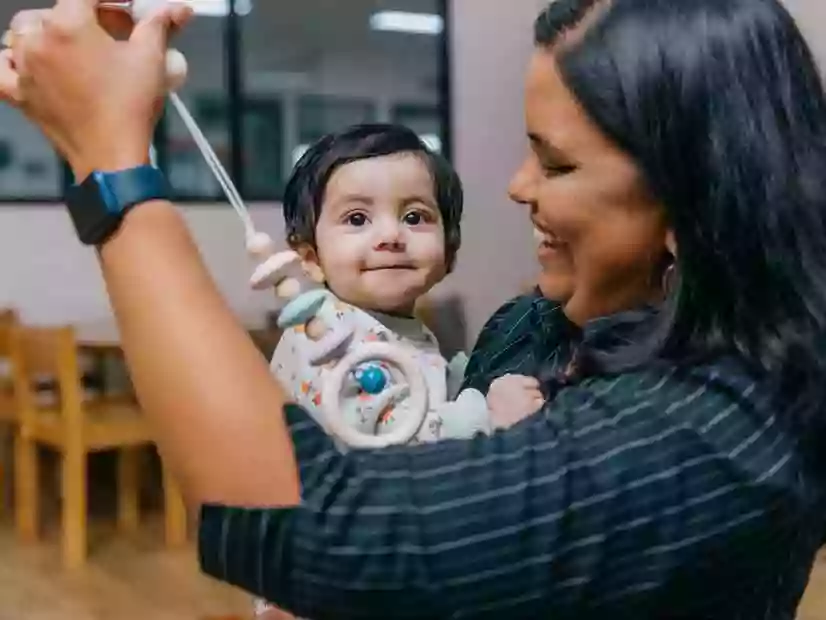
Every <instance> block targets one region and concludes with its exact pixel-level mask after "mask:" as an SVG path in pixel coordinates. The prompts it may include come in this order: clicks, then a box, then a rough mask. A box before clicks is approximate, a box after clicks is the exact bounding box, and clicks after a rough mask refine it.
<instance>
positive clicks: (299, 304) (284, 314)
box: [278, 289, 329, 329]
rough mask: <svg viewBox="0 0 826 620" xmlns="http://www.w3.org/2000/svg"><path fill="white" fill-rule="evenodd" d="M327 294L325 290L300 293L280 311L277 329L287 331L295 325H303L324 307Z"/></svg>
mask: <svg viewBox="0 0 826 620" xmlns="http://www.w3.org/2000/svg"><path fill="white" fill-rule="evenodd" d="M328 295H329V293H328V292H327V291H326V290H325V289H315V290H312V291H307V292H306V293H302V294H301V295H299V296H298V297H296V298H295V299H293V300H292V301H290V303H288V304H287V305H286V306H284V309H283V310H281V313H280V314H279V315H278V327H280V328H281V329H287V328H288V327H295V326H296V325H303V324H304V323H306V322H307V321H309V320H310V319H311V318H313V317H314V316H315V314H316V312H318V310H319V308H321V306H322V305H324V302H325V301H326V300H327V296H328Z"/></svg>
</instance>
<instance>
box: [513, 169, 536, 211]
mask: <svg viewBox="0 0 826 620" xmlns="http://www.w3.org/2000/svg"><path fill="white" fill-rule="evenodd" d="M508 196H509V197H510V199H511V200H513V201H514V202H516V203H518V204H522V205H531V204H534V203H535V202H536V175H535V173H534V170H533V166H532V164H531V162H530V161H529V160H528V159H526V160H525V161H524V162H522V165H521V166H519V168H518V169H517V170H516V172H514V174H513V176H512V177H511V181H510V184H509V185H508Z"/></svg>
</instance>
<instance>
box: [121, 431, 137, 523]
mask: <svg viewBox="0 0 826 620" xmlns="http://www.w3.org/2000/svg"><path fill="white" fill-rule="evenodd" d="M140 450H141V449H140V448H135V447H128V448H122V449H121V450H120V451H119V453H118V529H119V530H120V532H121V533H122V534H128V535H131V534H134V533H135V532H136V531H137V530H138V521H139V516H140V505H139V504H140V486H139V482H140V480H139V476H138V471H139V469H140V467H139V465H140V458H141V451H140Z"/></svg>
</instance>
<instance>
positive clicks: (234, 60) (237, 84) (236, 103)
mask: <svg viewBox="0 0 826 620" xmlns="http://www.w3.org/2000/svg"><path fill="white" fill-rule="evenodd" d="M237 1H238V0H229V4H230V10H229V14H228V15H227V16H226V17H224V18H222V19H223V20H224V36H223V46H224V59H225V63H226V69H225V72H224V73H225V80H224V82H225V84H224V87H225V92H226V94H227V116H228V118H227V125H228V132H229V148H230V165H229V169H228V171H227V172H229V174H230V176H231V177H232V179H233V181H234V182H235V184H236V185H237V187H238V190H239V192H240V193H241V196H242V197H243V198H244V200H245V201H248V203H249V204H259V203H273V202H275V203H280V201H281V196H275V195H273V196H272V197H270V198H261V197H250V196H249V192H248V191H247V188H246V183H245V171H244V165H243V153H244V128H243V125H244V99H245V92H246V91H245V88H244V69H245V65H244V54H243V43H244V39H243V32H242V28H243V19H244V18H243V16H240V15H238V13H237V12H236V2H237ZM436 5H437V7H438V11H439V13H440V14H441V16H442V18H443V20H444V29H443V31H442V34H441V35H439V37H438V38H439V54H438V59H439V69H438V70H439V79H438V82H439V87H438V104H437V109H438V113H439V120H440V127H441V134H442V135H441V139H442V154H443V155H444V156H445V157H446V158H447V159H448V160H451V161H452V159H453V131H452V128H453V123H452V92H451V85H452V67H451V63H450V49H451V36H452V27H451V0H436ZM397 105H404V102H397ZM167 135H168V132H167V118H166V116H164V117H162V118H161V119H160V121H159V122H158V127H157V130H156V133H155V149H156V156H157V162H158V165H159V166H160V167H161V168H162V169H164V170H166V169H167V165H166V162H167V161H168V157H167V155H168V153H167V151H168V149H167ZM55 157H57V158H58V161H59V162H60V164H61V169H62V175H61V176H62V178H61V179H60V181H59V184H58V187H56V188H55V192H54V195H50V196H34V195H32V196H14V195H7V194H3V193H2V192H0V207H3V206H6V207H8V206H15V205H45V206H49V205H62V204H63V196H64V195H65V192H66V189H67V188H68V187H69V186H70V185H71V183H72V182H73V181H74V179H73V175H72V172H71V170H70V169H69V167H68V165H67V164H66V162H65V161H64V160H62V159H61V158H60V156H59V155H58V154H56V153H55ZM175 202H176V203H177V204H184V205H196V206H217V207H223V204H224V202H225V199H224V197H223V196H222V195H216V196H197V195H189V196H182V197H175Z"/></svg>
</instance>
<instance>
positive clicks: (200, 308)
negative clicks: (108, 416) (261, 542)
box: [100, 202, 299, 506]
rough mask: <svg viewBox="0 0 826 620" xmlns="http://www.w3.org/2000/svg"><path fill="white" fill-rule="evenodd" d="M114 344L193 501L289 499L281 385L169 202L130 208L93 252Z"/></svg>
mask: <svg viewBox="0 0 826 620" xmlns="http://www.w3.org/2000/svg"><path fill="white" fill-rule="evenodd" d="M100 263H101V266H102V270H103V276H104V278H105V280H106V286H107V289H108V292H109V298H110V300H111V303H112V307H113V309H114V312H115V315H116V317H117V321H118V325H119V326H120V331H121V338H122V343H123V349H124V352H125V355H126V359H127V362H128V365H129V371H130V376H131V378H132V380H133V382H134V385H135V389H136V392H137V393H138V395H139V398H140V401H141V404H142V406H143V409H144V411H145V413H146V415H147V417H149V419H150V420H151V422H152V425H153V428H154V430H155V432H156V436H157V440H158V444H159V447H160V450H161V452H162V453H163V456H164V458H165V459H166V461H167V462H169V463H170V464H171V465H172V466H173V467H174V471H175V472H176V474H177V475H178V477H179V479H180V481H181V484H182V486H183V489H184V493H185V494H186V496H187V498H188V499H189V500H191V501H192V502H195V503H202V502H205V501H206V502H209V501H211V502H226V503H231V504H235V505H244V506H264V505H268V506H290V505H295V504H297V503H298V497H299V496H298V482H297V480H298V477H297V473H296V467H295V460H294V455H293V450H292V443H291V441H290V438H289V435H288V431H287V429H286V426H285V423H284V417H283V413H282V409H283V406H284V403H285V401H286V396H285V393H284V391H283V390H282V389H281V387H280V386H279V384H278V383H277V382H276V381H275V380H274V379H273V377H272V376H271V375H270V373H269V369H268V367H267V363H266V360H265V359H264V358H263V357H262V356H261V354H260V352H259V351H258V350H257V349H256V347H255V346H254V344H253V342H252V340H251V339H250V337H249V335H248V334H247V333H246V331H245V330H244V329H243V328H242V326H241V325H240V324H239V322H238V320H237V319H236V317H235V316H234V315H233V314H232V312H231V311H230V309H229V308H228V306H227V305H226V303H225V302H224V300H223V299H222V298H221V296H220V294H219V292H218V290H217V288H216V286H215V284H214V283H213V281H212V279H211V277H210V275H209V273H208V272H207V269H206V267H205V265H204V264H203V262H202V261H201V258H200V256H199V253H198V250H197V248H196V246H195V244H194V242H193V240H192V238H191V236H190V234H189V232H188V230H187V228H186V225H185V223H184V221H183V219H182V217H181V215H180V214H179V213H178V212H177V210H176V209H175V208H174V207H173V206H172V205H171V204H169V203H166V202H154V203H149V204H144V205H139V206H138V207H136V208H135V209H133V210H132V211H130V212H129V214H128V215H127V216H126V217H125V219H124V221H123V224H122V227H121V229H120V230H119V231H118V233H117V235H116V236H115V237H114V238H112V239H111V240H110V241H108V242H107V243H106V244H105V245H104V246H103V248H102V249H101V251H100Z"/></svg>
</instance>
